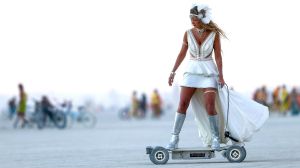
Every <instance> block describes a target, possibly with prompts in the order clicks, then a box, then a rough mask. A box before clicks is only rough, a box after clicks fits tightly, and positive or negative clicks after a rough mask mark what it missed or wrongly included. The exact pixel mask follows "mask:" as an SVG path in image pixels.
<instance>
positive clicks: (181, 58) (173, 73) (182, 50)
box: [169, 32, 188, 86]
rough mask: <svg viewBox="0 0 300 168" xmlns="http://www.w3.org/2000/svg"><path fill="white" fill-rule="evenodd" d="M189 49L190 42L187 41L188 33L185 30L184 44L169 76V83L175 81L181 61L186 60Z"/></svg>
mask: <svg viewBox="0 0 300 168" xmlns="http://www.w3.org/2000/svg"><path fill="white" fill-rule="evenodd" d="M187 50H188V42H187V33H186V32H185V33H184V37H183V44H182V47H181V50H180V52H179V54H178V56H177V59H176V62H175V65H174V66H173V69H172V72H171V74H170V77H169V85H170V86H171V85H172V83H173V79H174V76H175V71H176V70H177V69H178V67H179V66H180V64H181V62H182V61H183V60H184V58H185V56H186V52H187Z"/></svg>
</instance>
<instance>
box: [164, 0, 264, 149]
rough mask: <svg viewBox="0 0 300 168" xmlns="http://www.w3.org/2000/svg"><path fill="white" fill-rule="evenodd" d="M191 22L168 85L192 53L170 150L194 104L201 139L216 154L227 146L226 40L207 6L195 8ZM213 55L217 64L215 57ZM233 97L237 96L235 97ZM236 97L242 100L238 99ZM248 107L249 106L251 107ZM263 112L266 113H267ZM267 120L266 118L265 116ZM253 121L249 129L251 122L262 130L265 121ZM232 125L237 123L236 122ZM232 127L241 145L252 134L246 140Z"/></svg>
mask: <svg viewBox="0 0 300 168" xmlns="http://www.w3.org/2000/svg"><path fill="white" fill-rule="evenodd" d="M190 19H191V23H192V25H193V28H192V29H189V30H187V31H186V32H185V34H184V38H183V44H182V48H181V51H180V53H179V55H178V57H177V59H176V62H175V65H174V67H173V70H172V71H171V74H170V77H169V85H170V86H171V85H172V83H173V80H174V77H175V71H176V70H177V68H178V67H179V65H180V64H181V62H182V61H183V59H184V58H185V56H186V53H187V51H188V50H189V52H190V58H189V61H188V64H187V67H186V69H185V71H184V75H183V81H182V83H181V93H180V101H179V106H178V110H177V113H176V115H175V122H174V127H173V132H172V137H171V140H170V143H169V145H168V146H167V149H169V150H173V149H176V148H178V142H179V133H180V131H181V128H182V125H183V123H184V120H185V116H186V111H187V108H188V106H189V104H190V102H191V104H192V107H193V111H194V113H195V118H196V121H197V124H198V130H199V134H200V137H201V138H202V140H203V142H204V144H205V145H206V146H209V147H211V148H212V149H213V150H218V149H220V143H226V142H227V140H226V139H225V137H224V131H225V124H224V119H225V114H227V113H226V110H225V109H226V108H225V107H226V106H225V105H226V104H227V102H225V101H228V100H226V96H225V95H224V93H225V92H224V91H225V90H224V89H221V88H222V87H223V85H224V84H225V81H224V77H223V72H222V56H221V42H220V36H224V37H226V36H225V34H224V33H223V31H222V30H221V29H220V28H219V27H218V26H217V25H216V24H215V23H214V22H212V21H211V13H210V9H209V8H208V6H206V5H193V7H192V8H191V9H190ZM213 52H214V58H215V62H216V64H215V62H214V60H213V57H212V53H213ZM219 86H220V87H219ZM218 88H219V89H218ZM226 93H227V92H226ZM233 95H235V93H234V94H233ZM236 97H239V95H237V96H236ZM233 100H235V99H233ZM230 101H231V100H230ZM251 103H253V102H251ZM233 104H234V102H233ZM247 105H249V103H248V104H247ZM251 105H252V104H251ZM233 107H237V106H233ZM239 108H240V107H239ZM239 108H237V109H239ZM230 110H232V111H234V112H235V109H232V107H231V108H230ZM263 110H264V111H265V109H263ZM217 111H218V112H217ZM240 113H241V112H236V114H234V115H237V114H240ZM227 115H229V114H227ZM244 116H245V115H244ZM264 116H266V114H265V113H264ZM232 118H233V119H232V120H234V119H236V118H234V116H233V117H232ZM252 118H253V117H252ZM266 118H267V117H263V119H266ZM254 120H255V119H254ZM254 120H251V121H249V120H248V119H247V122H246V123H249V124H248V125H251V124H252V122H256V126H257V127H255V128H253V130H257V129H259V128H260V126H261V125H262V123H263V122H264V121H265V120H264V121H263V120H259V121H254ZM232 122H233V123H234V122H235V121H232ZM250 122H251V123H250ZM258 122H259V123H258ZM257 123H258V124H260V125H258V124H257ZM230 126H231V128H233V132H234V135H236V137H235V138H238V139H239V140H240V141H244V140H246V139H247V138H249V137H250V135H249V134H250V133H249V132H247V133H246V134H247V136H245V135H244V133H245V131H244V130H237V129H239V128H236V127H232V125H230V124H229V127H230ZM236 130H237V131H236ZM248 130H249V129H248ZM241 134H243V137H240V135H241Z"/></svg>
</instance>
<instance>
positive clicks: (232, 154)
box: [225, 145, 247, 163]
mask: <svg viewBox="0 0 300 168" xmlns="http://www.w3.org/2000/svg"><path fill="white" fill-rule="evenodd" d="M225 155H226V158H227V160H228V161H229V162H233V163H234V162H235V163H239V162H242V161H243V160H244V159H245V158H246V155H247V153H246V149H245V148H244V147H241V146H237V145H233V146H231V147H229V148H228V149H227V150H226V154H225Z"/></svg>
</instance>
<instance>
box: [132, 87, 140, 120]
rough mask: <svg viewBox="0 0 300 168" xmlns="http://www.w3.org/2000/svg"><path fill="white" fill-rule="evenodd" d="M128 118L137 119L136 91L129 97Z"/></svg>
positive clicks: (137, 101)
mask: <svg viewBox="0 0 300 168" xmlns="http://www.w3.org/2000/svg"><path fill="white" fill-rule="evenodd" d="M130 116H131V117H139V99H138V98H137V92H136V91H133V92H132V95H131V107H130Z"/></svg>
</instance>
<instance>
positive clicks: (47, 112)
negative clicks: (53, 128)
mask: <svg viewBox="0 0 300 168" xmlns="http://www.w3.org/2000/svg"><path fill="white" fill-rule="evenodd" d="M41 107H42V112H43V113H44V118H43V120H44V122H45V121H46V118H47V116H49V118H50V119H51V120H53V114H52V112H53V108H54V106H53V104H52V103H51V101H50V100H49V98H48V97H47V96H45V95H44V96H42V100H41Z"/></svg>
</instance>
